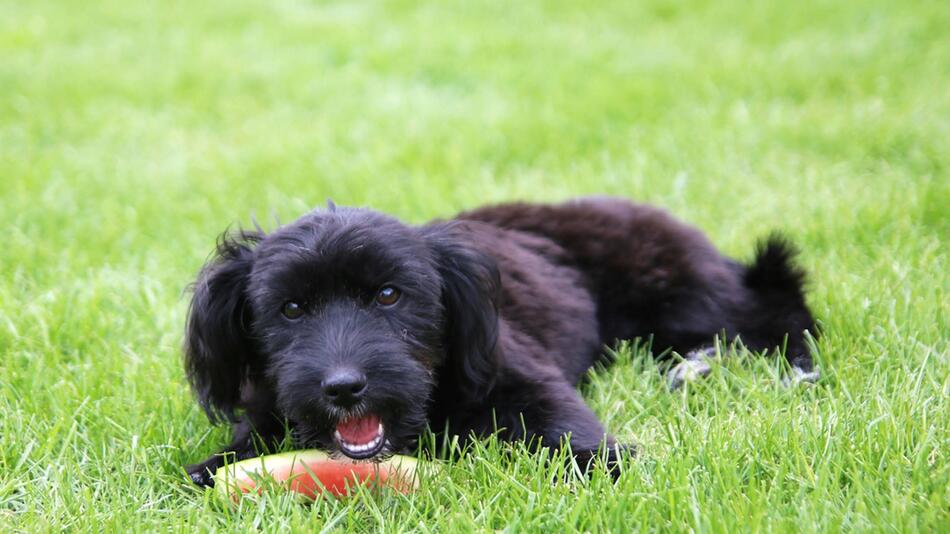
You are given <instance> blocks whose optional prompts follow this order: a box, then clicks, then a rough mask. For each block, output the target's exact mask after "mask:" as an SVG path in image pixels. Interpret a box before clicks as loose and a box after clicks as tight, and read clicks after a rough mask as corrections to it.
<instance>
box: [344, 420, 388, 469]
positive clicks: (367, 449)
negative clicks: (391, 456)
mask: <svg viewBox="0 0 950 534" xmlns="http://www.w3.org/2000/svg"><path fill="white" fill-rule="evenodd" d="M333 439H334V440H335V441H336V444H337V446H338V447H339V448H340V452H342V453H343V454H345V455H347V456H349V457H350V458H353V459H356V460H360V459H365V458H372V457H373V456H376V455H377V454H379V453H380V452H382V450H383V447H385V446H386V435H385V431H384V429H383V422H382V420H381V419H380V418H379V416H378V415H373V414H370V415H364V416H361V417H350V418H347V419H343V420H342V421H340V422H339V423H337V425H336V430H335V431H334V432H333Z"/></svg>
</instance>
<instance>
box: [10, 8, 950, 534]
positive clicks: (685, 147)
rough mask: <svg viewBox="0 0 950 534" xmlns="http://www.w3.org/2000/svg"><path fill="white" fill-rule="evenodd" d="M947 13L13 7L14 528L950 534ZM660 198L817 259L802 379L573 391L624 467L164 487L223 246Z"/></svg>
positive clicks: (633, 362) (189, 450) (178, 454)
mask: <svg viewBox="0 0 950 534" xmlns="http://www.w3.org/2000/svg"><path fill="white" fill-rule="evenodd" d="M948 28H950V3H948V2H946V1H893V0H867V1H861V2H858V1H815V0H805V1H802V2H742V1H738V0H722V1H718V2H708V1H686V0H684V1H672V2H660V1H656V0H650V1H644V2H633V1H630V0H618V1H604V2H595V3H584V2H569V1H561V2H556V1H547V2H536V1H529V0H524V1H517V2H501V1H491V2H474V1H471V0H451V1H443V2H411V1H378V2H357V1H339V2H305V1H284V0H277V1H271V2H263V1H261V2H244V1H229V2H223V1H207V2H181V1H169V2H160V3H159V2H154V3H152V2H118V1H103V2H71V1H63V0H59V1H42V0H29V1H22V0H0V228H2V235H3V240H2V247H0V531H3V532H8V531H11V530H12V531H23V532H42V531H60V530H70V531H76V530H78V531H120V532H121V531H129V530H133V531H155V530H161V531H165V530H172V531H181V532H192V531H193V530H196V529H199V530H219V531H220V530H223V531H234V532H244V531H247V530H248V529H260V530H266V531H283V530H285V529H287V528H291V529H293V530H297V531H306V532H316V531H320V530H334V529H341V530H353V531H360V530H373V531H375V530H383V531H390V532H396V531H404V530H409V529H417V530H420V531H437V532H444V531H448V532H455V531H459V532H467V531H488V530H496V529H508V530H511V531H551V532H553V531H561V530H567V531H571V530H580V531H585V530H586V531H604V530H612V531H658V530H662V531H666V530H670V531H685V530H690V529H691V530H695V531H708V532H735V531H749V530H767V531H799V530H805V531H813V530H814V531H880V530H883V531H944V532H947V531H950V250H948V242H950V32H948V31H947V30H948ZM592 193H607V194H612V195H620V196H624V197H628V198H632V199H637V200H640V201H646V202H651V203H655V204H658V205H661V206H663V207H665V208H667V209H669V210H670V211H671V212H673V213H674V214H676V215H677V216H679V217H681V218H683V219H685V220H687V221H689V222H691V223H693V224H696V225H697V226H699V227H701V228H703V229H704V230H706V231H707V232H708V233H709V235H710V236H711V238H712V240H713V241H714V242H715V243H716V244H717V245H718V246H720V247H721V248H722V249H723V250H725V251H726V252H728V253H729V254H731V255H734V256H736V257H738V258H748V257H749V256H750V255H751V253H752V244H753V242H754V241H755V239H756V238H758V237H760V236H762V235H764V234H765V233H767V232H768V231H770V230H772V229H779V230H782V231H784V232H786V233H787V234H788V235H789V236H790V237H792V238H793V239H794V240H795V241H796V242H797V243H799V245H800V246H801V247H802V249H803V254H802V257H801V262H802V264H803V265H804V266H805V267H807V269H808V270H809V272H810V273H811V282H810V286H809V288H810V289H809V303H810V304H811V306H812V307H813V309H814V310H815V313H816V315H817V316H818V318H819V320H820V322H821V324H822V326H823V328H824V331H825V334H824V336H823V337H822V338H821V339H820V341H819V343H818V355H817V359H818V362H819V365H820V367H821V370H822V373H823V377H822V379H821V381H820V382H819V383H818V384H817V385H815V386H813V387H792V388H786V387H783V386H782V385H781V380H780V377H781V374H782V369H781V368H780V367H779V366H778V365H777V364H776V363H775V361H774V360H769V359H760V358H755V357H752V356H749V355H742V354H740V355H738V356H737V357H736V358H733V359H730V360H728V361H726V362H725V363H723V364H722V365H721V366H717V367H716V368H715V369H714V372H713V374H712V376H711V377H710V378H709V379H708V380H706V381H704V382H701V383H698V384H695V385H693V386H691V387H689V388H687V389H686V390H685V391H681V392H677V393H669V392H668V391H667V390H666V387H665V384H664V381H663V378H662V375H661V373H660V371H659V370H658V369H657V368H656V367H655V366H654V364H653V363H652V361H651V359H650V357H649V355H648V354H647V353H646V352H645V351H643V350H639V349H637V350H634V349H633V348H631V347H632V345H623V346H622V347H620V348H619V351H618V352H619V356H620V357H619V361H618V363H617V365H616V366H615V367H614V368H613V369H611V370H610V371H609V372H606V373H595V374H594V375H593V376H592V377H591V380H590V383H589V384H588V385H587V386H586V387H585V390H584V391H585V396H586V398H587V399H588V400H589V402H590V403H591V404H592V406H593V407H594V408H595V411H596V412H597V413H598V414H599V415H600V416H601V417H602V418H603V420H604V421H605V422H606V424H607V427H608V428H609V429H610V430H611V431H613V432H614V433H615V434H616V435H617V436H619V437H620V438H622V440H624V441H629V442H636V443H638V444H639V445H640V447H641V451H642V453H641V455H640V456H639V457H638V458H635V459H633V460H632V461H630V462H628V463H626V464H625V465H624V473H623V475H622V476H621V477H620V480H619V481H617V482H616V484H612V483H611V482H610V481H609V480H608V479H606V478H605V477H604V476H601V475H595V476H594V477H593V478H592V479H590V480H586V479H583V480H569V481H568V482H564V483H553V482H552V480H553V479H554V478H558V477H556V474H555V472H554V471H555V469H554V468H553V467H550V466H545V465H544V464H543V462H542V461H541V460H540V459H538V458H537V457H534V456H532V455H530V454H528V453H526V452H524V451H523V450H516V451H515V453H514V454H513V455H510V454H507V453H506V452H505V451H504V450H503V448H502V447H500V446H499V444H498V443H494V442H490V441H489V442H486V443H484V444H480V445H479V446H478V447H477V448H476V450H473V451H471V454H468V455H467V456H465V457H464V458H462V459H461V460H459V461H456V462H447V463H445V464H444V466H443V468H442V469H441V470H440V472H439V473H438V474H436V475H433V476H432V477H430V478H427V479H425V480H423V484H424V485H423V488H422V489H421V490H420V491H419V492H417V493H415V494H413V495H410V496H401V495H392V494H387V495H383V496H379V497H375V498H374V497H371V496H365V495H364V496H361V497H358V498H355V499H352V500H349V501H324V502H319V503H317V504H315V505H312V506H304V505H300V504H297V503H295V502H293V501H292V500H291V499H289V498H287V497H286V496H280V495H268V496H265V497H263V498H261V499H259V500H257V501H253V502H252V501H246V502H245V503H243V504H242V505H241V506H240V507H239V508H236V509H231V508H229V507H227V506H223V505H221V504H220V503H219V502H217V501H216V500H215V499H214V498H213V495H212V494H211V493H210V492H204V491H199V490H197V489H195V488H193V487H192V486H191V485H190V484H189V483H187V482H186V479H185V476H184V473H183V471H182V469H181V466H182V465H183V464H185V463H190V462H194V461H197V460H200V459H203V458H204V457H206V456H207V455H208V454H210V453H211V452H213V451H214V450H215V449H216V448H217V447H218V446H219V445H220V444H222V443H223V442H224V441H225V440H226V439H227V430H226V429H224V428H220V427H218V428H212V427H211V426H210V425H209V424H208V422H207V421H206V420H205V418H204V416H203V414H202V413H201V411H200V409H199V408H198V406H197V405H196V403H195V402H194V401H193V399H192V397H191V395H190V392H189V391H188V388H187V384H186V381H185V378H184V374H183V371H182V368H181V355H180V343H181V338H182V330H183V323H184V317H185V311H186V307H187V303H188V293H187V291H186V287H187V284H188V283H189V282H190V281H192V280H193V278H194V275H195V274H196V272H197V271H198V269H199V268H200V266H201V265H202V263H203V261H204V260H205V259H206V258H207V257H208V254H209V253H210V251H211V250H212V248H213V245H214V240H215V237H216V235H217V234H218V233H219V232H221V231H222V230H224V229H225V228H226V227H227V226H228V225H237V224H244V225H248V224H250V223H251V220H252V218H256V219H257V220H258V221H260V223H261V224H262V225H263V226H264V227H266V228H274V227H275V226H276V225H277V224H278V222H277V221H279V220H281V221H288V220H291V219H293V218H294V217H297V216H299V215H300V214H302V213H305V212H306V211H307V210H309V209H311V208H312V207H314V206H317V205H321V204H323V203H324V201H325V199H326V198H328V197H329V198H332V199H333V200H334V201H335V202H337V203H338V204H355V205H368V206H372V207H374V208H376V209H379V210H383V211H386V212H389V213H391V214H394V215H396V216H399V217H400V218H402V219H403V220H405V221H407V222H411V223H419V222H423V221H426V220H428V219H430V218H433V217H444V216H450V215H451V214H453V213H454V212H456V211H457V210H460V209H463V208H468V207H473V206H476V205H479V204H482V203H487V202H495V201H502V200H508V199H532V200H559V199H565V198H568V197H571V196H575V195H583V194H592Z"/></svg>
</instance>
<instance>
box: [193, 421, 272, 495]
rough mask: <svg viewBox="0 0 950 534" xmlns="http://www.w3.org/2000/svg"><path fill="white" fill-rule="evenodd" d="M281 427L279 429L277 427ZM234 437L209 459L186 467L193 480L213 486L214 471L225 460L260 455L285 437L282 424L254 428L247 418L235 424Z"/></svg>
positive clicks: (229, 460)
mask: <svg viewBox="0 0 950 534" xmlns="http://www.w3.org/2000/svg"><path fill="white" fill-rule="evenodd" d="M278 427H279V428H280V430H279V431H277V428H278ZM232 436H233V437H232V439H231V443H229V444H228V445H227V446H226V447H225V448H224V449H223V450H222V451H221V452H219V453H216V454H213V455H212V456H211V457H210V458H208V459H207V460H205V461H203V462H201V463H197V464H192V465H189V466H186V467H185V471H186V472H187V473H188V476H189V477H191V481H192V482H194V483H195V484H197V485H199V486H204V487H213V486H214V473H215V472H216V471H217V470H218V468H219V467H221V466H223V465H224V464H225V462H227V463H234V462H239V461H241V460H246V459H248V458H253V457H255V456H259V455H260V454H261V451H262V450H267V449H271V448H276V446H277V445H278V444H279V443H280V441H281V439H282V438H283V437H284V430H283V428H282V427H281V426H280V425H273V424H269V425H264V426H260V427H258V428H254V427H253V426H252V424H251V423H250V422H249V420H248V419H247V418H245V419H242V420H241V421H239V422H237V423H235V424H234V426H233V430H232Z"/></svg>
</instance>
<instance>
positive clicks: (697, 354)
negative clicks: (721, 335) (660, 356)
mask: <svg viewBox="0 0 950 534" xmlns="http://www.w3.org/2000/svg"><path fill="white" fill-rule="evenodd" d="M715 355H716V349H715V348H713V347H708V348H705V349H700V350H694V351H692V352H690V353H688V354H687V355H686V358H685V359H684V360H683V361H681V362H680V363H678V364H676V365H674V366H673V368H672V369H670V370H669V372H668V373H666V381H667V384H668V385H669V387H670V391H675V390H677V389H679V388H681V387H683V384H685V383H687V382H693V381H694V380H698V379H700V378H703V377H705V376H706V375H708V374H709V372H710V371H712V367H711V366H710V365H709V358H712V357H713V356H715Z"/></svg>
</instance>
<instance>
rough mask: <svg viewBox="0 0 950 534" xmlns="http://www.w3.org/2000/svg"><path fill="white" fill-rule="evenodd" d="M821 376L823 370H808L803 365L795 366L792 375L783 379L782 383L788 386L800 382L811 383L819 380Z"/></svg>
mask: <svg viewBox="0 0 950 534" xmlns="http://www.w3.org/2000/svg"><path fill="white" fill-rule="evenodd" d="M819 378H821V372H819V371H818V370H817V369H815V370H811V371H806V370H804V369H802V368H801V367H798V366H795V367H792V375H791V376H786V377H785V378H784V379H782V383H783V384H784V385H785V386H786V387H793V386H797V385H799V384H808V385H811V384H814V383H816V382H818V379H819Z"/></svg>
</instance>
